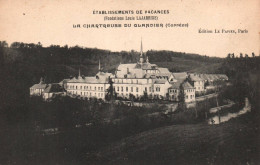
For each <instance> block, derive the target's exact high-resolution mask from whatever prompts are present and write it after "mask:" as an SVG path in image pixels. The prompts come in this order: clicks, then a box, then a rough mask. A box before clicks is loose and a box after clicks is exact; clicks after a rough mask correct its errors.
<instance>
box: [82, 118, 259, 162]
mask: <svg viewBox="0 0 260 165" xmlns="http://www.w3.org/2000/svg"><path fill="white" fill-rule="evenodd" d="M251 118H252V114H247V115H245V116H241V117H239V118H237V119H233V120H232V121H230V122H228V123H224V124H220V125H213V126H211V125H207V124H192V125H172V126H167V127H162V128H158V129H154V130H151V131H146V132H142V133H140V134H137V135H134V136H131V137H128V138H125V139H122V140H121V141H119V142H117V143H113V144H111V145H110V146H108V147H106V148H103V149H101V150H100V151H99V152H96V153H93V154H92V155H91V156H88V157H86V162H89V161H90V162H91V164H92V163H94V162H95V163H96V164H103V163H105V164H143V165H144V164H187V165H188V164H189V165H190V164H258V163H259V162H260V157H259V154H260V153H259V145H260V140H259V137H258V136H259V124H257V123H255V124H254V123H253V122H252V121H251V120H250V119H251ZM91 160H92V161H93V162H92V161H91Z"/></svg>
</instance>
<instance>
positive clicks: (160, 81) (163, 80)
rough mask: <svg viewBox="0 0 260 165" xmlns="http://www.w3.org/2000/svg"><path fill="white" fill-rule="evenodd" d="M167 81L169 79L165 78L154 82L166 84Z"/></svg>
mask: <svg viewBox="0 0 260 165" xmlns="http://www.w3.org/2000/svg"><path fill="white" fill-rule="evenodd" d="M166 81H167V80H165V79H156V80H154V83H155V84H165V83H166Z"/></svg>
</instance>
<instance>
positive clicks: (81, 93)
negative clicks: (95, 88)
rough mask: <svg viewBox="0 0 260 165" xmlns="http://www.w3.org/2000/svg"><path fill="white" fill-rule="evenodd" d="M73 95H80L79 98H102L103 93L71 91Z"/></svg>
mask: <svg viewBox="0 0 260 165" xmlns="http://www.w3.org/2000/svg"><path fill="white" fill-rule="evenodd" d="M70 93H71V94H73V95H80V96H86V97H103V96H104V94H103V93H98V94H97V93H92V92H78V91H72V92H70Z"/></svg>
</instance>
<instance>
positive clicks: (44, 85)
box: [31, 82, 47, 89]
mask: <svg viewBox="0 0 260 165" xmlns="http://www.w3.org/2000/svg"><path fill="white" fill-rule="evenodd" d="M46 86H47V84H44V83H43V82H40V83H39V84H34V85H33V86H32V87H31V88H32V89H45V88H46Z"/></svg>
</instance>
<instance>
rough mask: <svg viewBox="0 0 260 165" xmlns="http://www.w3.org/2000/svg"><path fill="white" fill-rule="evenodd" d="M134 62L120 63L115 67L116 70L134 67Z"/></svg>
mask: <svg viewBox="0 0 260 165" xmlns="http://www.w3.org/2000/svg"><path fill="white" fill-rule="evenodd" d="M136 65H137V64H136V63H134V64H120V65H119V66H118V67H117V70H122V69H124V68H129V69H133V68H135V67H136Z"/></svg>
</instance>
